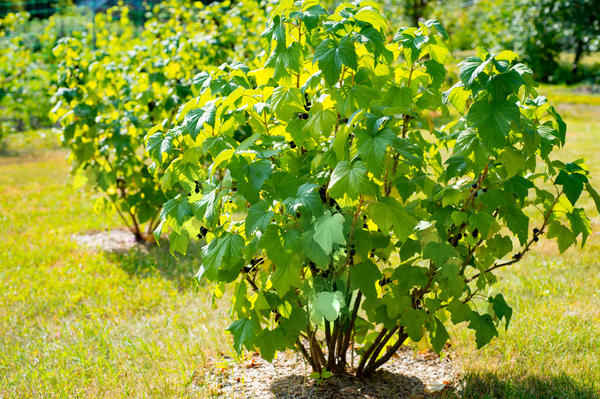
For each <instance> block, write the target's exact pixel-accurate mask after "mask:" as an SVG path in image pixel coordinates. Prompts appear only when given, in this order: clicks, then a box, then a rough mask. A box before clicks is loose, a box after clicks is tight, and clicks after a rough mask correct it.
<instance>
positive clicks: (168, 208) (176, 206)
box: [160, 195, 193, 227]
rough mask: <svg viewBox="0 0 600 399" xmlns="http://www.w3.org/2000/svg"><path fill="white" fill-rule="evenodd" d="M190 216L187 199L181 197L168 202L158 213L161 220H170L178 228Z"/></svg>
mask: <svg viewBox="0 0 600 399" xmlns="http://www.w3.org/2000/svg"><path fill="white" fill-rule="evenodd" d="M191 216H193V212H192V208H191V207H190V204H189V202H188V200H187V198H186V197H183V196H181V195H178V196H177V197H175V198H172V199H170V200H168V201H167V202H166V203H165V204H164V205H163V207H162V209H161V211H160V218H161V219H166V218H172V219H173V220H174V221H175V222H176V223H177V225H178V226H180V227H181V226H183V224H184V223H185V222H186V221H187V220H188V219H189V218H190V217H191Z"/></svg>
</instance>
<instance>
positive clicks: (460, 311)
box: [448, 298, 473, 324]
mask: <svg viewBox="0 0 600 399" xmlns="http://www.w3.org/2000/svg"><path fill="white" fill-rule="evenodd" d="M448 311H449V312H450V318H451V320H452V323H454V324H458V323H462V322H463V321H469V320H470V319H471V313H472V312H473V311H472V310H471V308H470V307H469V305H467V304H465V303H462V302H461V301H460V300H459V299H458V298H453V299H452V301H450V303H449V304H448Z"/></svg>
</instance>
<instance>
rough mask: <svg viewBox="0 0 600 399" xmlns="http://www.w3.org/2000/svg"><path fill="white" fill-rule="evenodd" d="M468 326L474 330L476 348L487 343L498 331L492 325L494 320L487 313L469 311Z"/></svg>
mask: <svg viewBox="0 0 600 399" xmlns="http://www.w3.org/2000/svg"><path fill="white" fill-rule="evenodd" d="M469 328H470V329H471V330H475V342H476V343H477V349H479V348H481V347H482V346H484V345H486V344H487V343H489V342H490V341H491V340H492V338H494V337H497V336H498V331H497V330H496V327H495V326H494V320H493V319H492V316H490V315H489V314H484V315H479V314H478V313H476V312H473V313H471V322H470V323H469Z"/></svg>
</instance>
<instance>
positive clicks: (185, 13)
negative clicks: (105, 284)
mask: <svg viewBox="0 0 600 399" xmlns="http://www.w3.org/2000/svg"><path fill="white" fill-rule="evenodd" d="M151 11H152V12H151V17H150V18H149V19H148V20H147V21H146V23H145V25H144V29H143V30H142V31H141V32H140V31H139V30H138V29H137V28H136V27H135V26H134V25H133V24H132V23H131V21H130V20H129V18H128V8H127V7H116V8H113V9H111V10H109V12H107V13H106V14H103V13H100V14H98V15H96V21H95V30H96V34H95V37H91V36H89V35H85V34H80V35H79V37H69V38H64V39H62V40H61V41H60V43H59V45H58V46H57V47H56V48H55V50H54V54H55V56H56V57H57V59H59V60H60V61H61V62H60V64H59V77H58V86H59V87H58V89H57V91H56V94H55V96H54V101H55V106H54V108H53V110H52V113H53V116H54V117H55V118H56V120H59V121H60V122H61V124H62V127H63V135H62V141H63V144H64V145H65V146H66V147H68V148H69V149H70V150H71V154H70V156H69V160H70V161H71V164H72V167H73V172H74V173H75V174H76V176H77V181H78V182H89V183H90V184H91V185H92V186H93V187H94V188H95V189H97V190H100V191H102V192H103V193H104V194H106V195H105V196H103V197H100V199H99V206H102V207H104V206H108V207H114V208H115V209H116V210H117V212H118V214H119V215H120V216H121V218H122V220H123V222H124V223H125V224H126V225H127V226H129V227H130V229H131V230H132V232H133V233H134V234H135V236H136V238H137V239H138V240H145V239H147V238H148V236H149V234H148V232H151V231H152V230H154V229H155V228H156V225H157V223H158V212H159V210H160V207H161V205H162V204H163V202H164V201H165V196H164V194H163V190H164V191H165V193H167V194H171V191H170V189H171V187H169V186H168V184H163V185H162V187H161V184H160V182H159V180H158V179H157V178H156V177H155V175H154V174H153V173H151V170H150V162H149V161H148V159H147V158H146V156H145V154H144V135H145V134H146V133H147V132H148V130H149V129H150V128H151V127H152V126H154V125H156V124H158V123H161V124H163V125H164V126H167V125H169V124H170V123H171V122H172V121H173V120H174V119H175V117H176V115H177V112H178V109H179V107H180V106H181V105H182V104H184V103H185V102H186V101H188V100H189V99H190V98H192V97H193V93H192V86H193V82H194V77H195V75H196V74H197V73H198V72H199V71H201V70H202V69H204V68H206V67H207V66H209V65H219V64H221V63H223V62H226V61H228V60H231V59H232V58H233V57H234V56H245V55H248V56H249V55H250V54H251V53H252V51H253V49H255V48H256V45H253V44H252V42H250V41H249V39H247V38H248V37H250V38H252V33H251V32H253V31H256V30H257V29H258V27H259V26H261V25H263V24H264V15H265V12H264V10H262V9H261V8H260V7H259V3H257V2H254V1H249V2H245V3H244V4H243V5H242V4H240V5H233V6H232V5H229V4H225V3H221V4H215V5H211V6H207V7H204V6H202V4H201V3H192V2H182V1H172V2H164V3H161V4H160V5H156V6H154V8H153V9H152V10H151ZM261 16H262V17H261ZM196 160H198V159H196ZM144 224H146V228H144V227H143V225H144ZM150 236H151V235H150Z"/></svg>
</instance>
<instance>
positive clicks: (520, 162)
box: [500, 148, 527, 177]
mask: <svg viewBox="0 0 600 399" xmlns="http://www.w3.org/2000/svg"><path fill="white" fill-rule="evenodd" d="M500 158H501V159H502V163H503V164H504V167H505V168H506V171H507V177H512V176H514V175H516V174H517V173H519V172H520V171H522V170H524V169H525V168H526V167H527V165H526V163H525V158H523V157H522V156H521V154H519V153H518V152H517V151H515V150H514V149H512V148H506V149H505V150H504V151H503V152H502V155H501V156H500Z"/></svg>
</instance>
